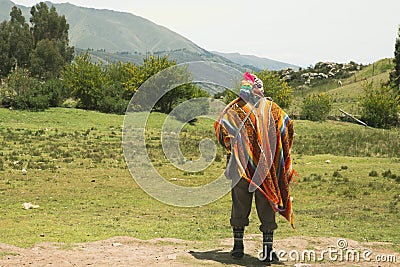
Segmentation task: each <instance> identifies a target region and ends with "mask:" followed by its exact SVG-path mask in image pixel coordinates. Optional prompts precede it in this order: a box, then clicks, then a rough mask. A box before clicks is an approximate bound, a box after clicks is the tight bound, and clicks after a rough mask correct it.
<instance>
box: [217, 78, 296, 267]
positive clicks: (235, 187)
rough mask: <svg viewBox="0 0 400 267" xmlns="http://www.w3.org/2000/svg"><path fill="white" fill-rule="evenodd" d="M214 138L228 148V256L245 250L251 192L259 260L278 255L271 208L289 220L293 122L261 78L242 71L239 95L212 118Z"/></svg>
mask: <svg viewBox="0 0 400 267" xmlns="http://www.w3.org/2000/svg"><path fill="white" fill-rule="evenodd" d="M214 128H215V133H216V137H217V140H218V141H219V143H220V144H221V145H222V146H223V147H225V149H226V151H227V167H226V171H225V175H226V176H227V178H229V179H231V180H232V190H231V197H232V210H231V218H230V224H231V226H232V230H233V237H234V246H233V249H232V251H231V255H232V257H233V258H237V259H240V258H242V257H243V255H244V244H243V236H244V229H245V227H246V226H248V225H249V215H250V211H251V206H252V201H253V195H254V197H255V203H256V209H257V215H258V218H259V220H260V222H261V225H260V231H261V232H262V233H263V255H264V261H266V262H267V263H273V262H277V261H279V259H278V257H277V255H276V253H275V252H273V234H274V231H275V230H276V229H277V228H278V226H277V224H276V221H275V213H276V212H278V213H279V214H281V215H282V216H284V217H285V218H286V219H287V220H288V221H289V222H290V223H291V225H292V227H293V223H294V215H293V211H292V202H291V198H290V194H289V183H290V182H291V180H292V176H293V174H294V173H295V171H294V170H293V168H292V161H291V157H290V150H291V147H292V144H293V137H294V129H293V122H292V120H290V118H289V117H288V115H287V114H286V113H285V112H284V111H283V110H282V109H281V108H280V107H279V106H278V105H277V104H276V103H275V102H273V101H272V99H270V98H266V97H264V87H263V82H262V81H261V80H260V79H259V78H258V77H257V76H255V75H253V74H250V73H248V72H246V73H245V74H244V77H243V80H242V84H241V89H240V93H239V97H238V98H236V99H235V100H233V101H232V102H231V103H229V104H228V105H227V107H226V108H225V109H224V111H223V112H222V113H221V115H220V117H219V118H218V120H217V121H216V122H215V123H214Z"/></svg>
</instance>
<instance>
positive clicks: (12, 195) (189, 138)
mask: <svg viewBox="0 0 400 267" xmlns="http://www.w3.org/2000/svg"><path fill="white" fill-rule="evenodd" d="M164 118H165V115H163V114H158V113H155V114H153V115H152V116H151V118H150V120H149V124H148V127H147V135H146V139H147V141H148V143H149V151H150V154H151V155H152V156H151V159H152V161H153V162H154V164H155V165H156V166H157V168H158V170H159V171H160V172H162V174H164V175H165V176H166V177H179V178H182V179H183V180H182V181H174V183H177V184H180V185H185V186H194V185H200V184H204V183H207V182H209V181H210V180H212V178H213V177H215V176H216V175H217V174H218V175H219V174H221V173H222V172H223V171H224V164H225V162H224V159H223V155H222V150H221V149H219V150H218V153H217V155H218V156H219V158H220V160H219V161H216V162H214V163H213V164H212V165H211V166H210V168H209V169H207V170H205V171H204V172H203V173H190V174H187V173H186V174H185V173H184V172H183V171H179V170H176V169H175V168H174V167H173V166H172V165H171V164H170V163H169V162H167V161H166V159H165V157H164V155H163V153H162V150H161V148H160V138H159V134H160V126H161V125H162V121H163V119H164ZM122 124H123V116H118V115H107V114H101V113H97V112H89V111H83V110H77V109H61V108H57V109H50V110H48V111H45V112H37V113H31V112H23V111H10V110H7V109H0V144H1V146H0V159H1V160H0V203H1V205H0V214H1V215H0V225H1V227H0V242H4V243H8V244H13V245H17V246H20V247H29V246H32V245H33V244H35V243H38V242H43V241H55V242H62V243H67V244H72V243H76V242H86V241H93V240H100V239H106V238H109V237H112V236H120V235H126V236H132V237H136V238H140V239H150V238H156V237H172V238H181V239H185V240H199V241H202V242H208V241H209V240H216V239H219V238H225V237H230V236H231V230H230V226H229V216H230V205H231V201H230V196H229V194H227V195H226V196H224V197H223V198H221V199H219V200H218V201H216V202H214V203H211V204H209V205H206V206H202V207H197V208H178V207H173V206H168V205H165V204H163V203H160V202H158V201H156V200H154V199H153V198H151V197H150V196H148V195H147V194H145V193H144V192H143V191H142V190H141V189H140V188H139V186H138V185H137V184H136V183H135V181H134V179H133V178H132V177H131V175H130V173H129V171H128V169H127V168H126V165H125V162H124V158H123V155H122V148H121V129H122ZM295 129H296V133H297V136H296V140H295V145H294V149H293V152H294V155H293V158H294V163H295V165H294V167H295V169H296V170H297V172H298V173H299V174H300V177H299V181H300V182H299V184H298V185H295V184H293V186H292V194H293V196H294V199H295V202H294V209H295V216H296V223H295V224H296V226H297V229H296V231H293V230H292V229H291V228H290V226H289V224H288V223H287V222H285V221H283V219H281V218H279V226H280V229H279V230H278V231H277V238H282V237H287V236H292V235H306V236H321V235H322V236H341V237H344V238H352V239H355V240H360V241H364V240H367V241H388V242H394V243H395V244H396V246H397V249H398V246H399V245H400V244H399V240H400V226H399V224H398V223H397V222H399V219H400V215H399V214H400V213H399V207H400V204H399V202H400V183H399V182H398V181H397V180H396V179H397V176H399V177H400V159H399V155H400V153H399V140H400V138H399V133H398V132H396V131H395V130H393V131H382V130H377V129H368V128H363V127H359V126H357V125H353V124H349V123H338V122H334V123H333V122H325V123H312V122H306V121H295ZM180 134H181V137H185V138H183V139H184V142H185V143H184V145H182V149H183V152H184V154H185V156H186V157H192V158H194V159H195V158H197V157H198V156H199V151H198V148H197V142H198V141H199V140H201V139H202V138H204V137H209V138H214V137H213V128H212V121H210V120H199V121H198V122H197V123H196V124H194V125H186V126H185V127H184V129H183V131H182V132H181V133H180ZM326 160H330V161H331V163H330V164H327V163H325V161H326ZM23 168H25V169H26V170H27V174H26V175H24V174H23V173H22V169H23ZM388 170H391V174H392V175H391V177H383V175H382V173H385V172H386V173H387V171H388ZM373 171H375V172H376V173H377V174H378V176H377V177H376V176H369V174H370V173H371V172H373ZM339 174H340V175H339ZM394 175H396V177H394ZM392 176H393V177H392ZM194 197H195V196H194ZM24 202H32V203H35V204H38V205H40V208H39V209H32V210H24V209H22V207H21V204H22V203H24ZM250 221H251V222H250V226H249V227H248V230H246V232H248V233H259V231H258V225H259V222H258V218H257V215H256V213H255V211H254V210H253V212H252V214H251V218H250ZM378 225H379V227H377V226H378Z"/></svg>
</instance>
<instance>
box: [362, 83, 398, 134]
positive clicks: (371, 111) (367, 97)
mask: <svg viewBox="0 0 400 267" xmlns="http://www.w3.org/2000/svg"><path fill="white" fill-rule="evenodd" d="M363 89H364V96H363V97H362V98H361V101H360V106H361V119H362V120H363V121H365V122H366V123H367V124H368V125H369V126H372V127H377V128H390V127H391V126H396V125H399V122H400V118H399V112H400V107H399V103H400V96H399V95H397V94H396V93H395V92H394V90H393V89H392V88H391V87H389V86H385V85H381V86H380V87H378V88H374V85H373V83H372V82H371V83H367V84H364V85H363Z"/></svg>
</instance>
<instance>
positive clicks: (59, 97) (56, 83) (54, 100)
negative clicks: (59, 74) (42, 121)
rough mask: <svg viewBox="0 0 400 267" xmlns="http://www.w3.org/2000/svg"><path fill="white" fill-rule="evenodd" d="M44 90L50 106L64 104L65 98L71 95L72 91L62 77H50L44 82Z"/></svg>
mask: <svg viewBox="0 0 400 267" xmlns="http://www.w3.org/2000/svg"><path fill="white" fill-rule="evenodd" d="M42 92H43V94H44V95H47V96H48V99H49V106H50V107H60V106H62V104H63V102H64V100H65V99H67V98H68V97H69V95H70V92H69V90H68V88H67V86H66V85H65V83H64V82H63V81H62V80H60V79H56V78H54V79H50V80H48V81H46V82H45V83H44V84H42Z"/></svg>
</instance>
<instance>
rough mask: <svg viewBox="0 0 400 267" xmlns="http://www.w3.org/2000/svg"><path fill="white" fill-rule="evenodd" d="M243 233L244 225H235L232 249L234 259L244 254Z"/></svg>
mask: <svg viewBox="0 0 400 267" xmlns="http://www.w3.org/2000/svg"><path fill="white" fill-rule="evenodd" d="M243 235H244V227H233V240H234V243H233V249H232V251H231V256H232V257H233V258H234V259H241V258H243V255H244V245H243Z"/></svg>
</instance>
